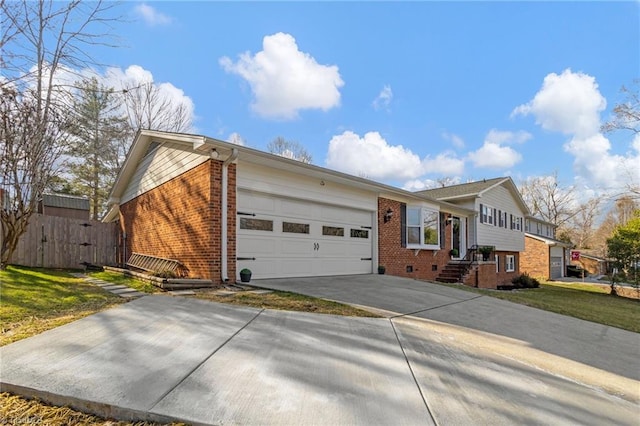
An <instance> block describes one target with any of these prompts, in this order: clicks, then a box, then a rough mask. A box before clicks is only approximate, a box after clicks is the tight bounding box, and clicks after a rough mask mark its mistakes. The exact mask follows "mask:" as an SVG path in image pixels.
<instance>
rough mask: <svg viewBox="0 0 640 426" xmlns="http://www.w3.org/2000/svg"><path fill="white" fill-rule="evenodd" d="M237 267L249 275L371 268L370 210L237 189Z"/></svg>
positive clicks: (342, 272)
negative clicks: (244, 269)
mask: <svg viewBox="0 0 640 426" xmlns="http://www.w3.org/2000/svg"><path fill="white" fill-rule="evenodd" d="M237 200H238V202H237V215H238V216H237V236H238V238H237V241H238V244H237V270H238V272H239V271H240V270H241V269H243V268H249V269H251V272H252V274H253V275H252V278H255V279H259V278H280V277H307V276H320V275H350V274H369V273H372V272H373V262H372V247H373V235H372V221H373V215H374V214H375V213H374V212H370V211H364V210H357V209H351V208H348V207H340V206H333V205H326V204H321V203H316V202H310V201H304V200H297V199H289V198H284V197H279V196H273V195H268V194H262V193H256V192H249V191H242V190H240V191H238V197H237Z"/></svg>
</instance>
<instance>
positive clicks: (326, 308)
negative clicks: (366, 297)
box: [195, 290, 380, 318]
mask: <svg viewBox="0 0 640 426" xmlns="http://www.w3.org/2000/svg"><path fill="white" fill-rule="evenodd" d="M195 297H197V298H198V299H204V300H210V301H212V302H219V303H231V304H234V305H243V306H252V307H254V308H263V309H277V310H283V311H298V312H312V313H315V314H329V315H342V316H351V317H369V318H380V315H377V314H375V313H373V312H369V311H365V310H363V309H358V308H355V307H353V306H349V305H345V304H342V303H338V302H332V301H330V300H325V299H318V298H315V297H310V296H303V295H301V294H296V293H290V292H287V291H275V290H274V291H270V292H252V291H237V292H234V293H233V294H221V293H219V292H216V291H204V292H196V295H195Z"/></svg>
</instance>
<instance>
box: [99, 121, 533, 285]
mask: <svg viewBox="0 0 640 426" xmlns="http://www.w3.org/2000/svg"><path fill="white" fill-rule="evenodd" d="M487 182H489V181H487ZM491 182H492V185H491V187H490V188H486V190H487V192H486V194H487V197H486V199H487V200H490V199H492V195H491V194H493V193H496V194H498V196H499V197H502V198H503V199H501V201H500V203H504V204H505V207H504V212H505V215H506V214H507V211H510V212H511V213H510V214H511V215H512V216H514V215H516V216H514V218H512V222H509V223H506V222H504V223H503V219H504V221H506V220H507V219H508V216H504V217H502V216H501V219H500V222H499V224H498V222H497V219H496V223H495V225H494V224H493V222H491V223H490V224H489V221H490V220H491V221H492V220H493V218H497V217H498V211H497V210H496V211H492V212H491V213H490V214H489V216H487V208H486V206H487V205H488V204H482V203H474V202H470V203H469V202H462V203H461V202H459V201H460V200H454V202H449V201H447V200H439V199H437V198H436V197H431V196H429V195H428V193H420V192H417V193H414V192H410V191H405V190H402V189H399V188H395V187H392V186H388V185H384V184H380V183H376V182H372V181H370V180H367V179H362V178H359V177H355V176H351V175H347V174H344V173H340V172H336V171H333V170H328V169H325V168H322V167H318V166H314V165H310V164H304V163H301V162H298V161H294V160H290V159H287V158H283V157H280V156H277V155H273V154H269V153H266V152H262V151H258V150H255V149H251V148H248V147H245V146H238V145H234V144H231V143H227V142H223V141H220V140H216V139H212V138H208V137H205V136H197V135H188V134H177V133H167V132H158V131H150V130H143V131H140V132H139V133H138V134H137V136H136V138H135V140H134V142H133V145H132V147H131V149H130V151H129V154H128V155H127V158H126V160H125V163H124V165H123V168H122V169H121V171H120V173H119V175H118V178H117V180H116V182H115V184H114V187H113V189H112V191H111V194H110V199H109V206H110V208H109V211H108V213H107V215H106V216H105V218H104V221H105V222H117V223H118V224H119V230H120V243H119V247H118V252H119V259H118V262H119V263H120V264H125V263H126V261H127V259H128V258H129V256H130V255H131V253H134V252H136V253H141V254H147V255H153V256H158V257H164V258H171V259H176V260H179V261H181V262H182V263H183V264H184V265H185V266H186V267H187V268H188V270H189V277H193V278H204V279H210V280H212V281H213V282H214V284H221V283H223V282H227V281H231V282H234V281H236V279H238V278H239V271H240V270H241V269H243V268H249V269H251V271H252V273H253V279H261V278H280V277H304V276H319V275H348V274H371V273H376V272H377V270H378V265H384V266H385V268H386V273H388V274H392V275H396V276H403V277H411V278H416V279H424V280H436V279H439V278H442V277H443V276H445V275H447V274H449V275H450V274H451V271H448V269H451V265H455V264H456V263H459V262H463V261H465V260H474V261H473V262H467V263H469V265H468V269H467V270H466V271H465V273H464V274H462V273H461V274H460V276H459V277H457V279H456V281H461V280H463V281H464V282H465V283H466V284H468V285H473V286H479V287H487V288H495V287H496V286H497V285H498V284H500V283H503V282H507V281H510V280H511V279H512V278H513V277H514V276H516V275H517V274H518V273H519V268H518V257H519V256H518V252H519V251H522V250H523V249H524V233H523V229H522V221H521V218H522V217H523V216H524V214H525V213H526V212H525V210H524V209H525V208H526V207H524V204H523V203H522V202H521V198H520V197H519V194H518V193H517V190H515V192H514V188H515V185H513V182H512V181H511V179H510V178H500V179H498V180H492V181H491ZM485 184H486V182H483V183H482V184H481V185H480V186H482V187H484V186H486V185H485ZM500 203H499V202H497V200H496V202H495V203H494V205H495V206H498V205H501V204H500ZM507 206H508V208H509V210H507ZM494 210H495V209H494ZM478 211H483V212H484V213H483V214H478ZM501 212H502V210H501ZM500 214H501V215H502V213H500ZM516 223H517V224H519V225H518V228H515V227H514V224H516ZM494 234H495V235H494ZM478 244H487V245H492V246H495V247H496V253H495V257H494V256H492V257H491V259H490V260H489V261H486V262H484V261H475V260H476V257H475V254H476V253H475V252H474V251H468V248H469V247H473V246H474V245H478ZM452 249H455V251H452ZM509 256H510V257H509ZM454 269H455V268H454Z"/></svg>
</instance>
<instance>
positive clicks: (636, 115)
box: [602, 79, 640, 133]
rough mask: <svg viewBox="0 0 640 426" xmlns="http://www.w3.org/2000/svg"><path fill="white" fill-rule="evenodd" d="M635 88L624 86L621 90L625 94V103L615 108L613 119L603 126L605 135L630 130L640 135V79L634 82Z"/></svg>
mask: <svg viewBox="0 0 640 426" xmlns="http://www.w3.org/2000/svg"><path fill="white" fill-rule="evenodd" d="M633 85H634V87H633V88H631V89H630V88H627V87H625V86H622V89H621V90H620V91H621V92H622V93H623V94H624V97H625V99H624V101H623V102H622V103H620V104H618V105H616V106H615V107H614V108H613V117H612V118H611V120H609V121H608V122H606V123H605V124H603V125H602V131H603V132H605V133H609V132H613V131H616V130H629V131H631V132H633V133H640V95H639V94H638V88H639V87H640V79H637V80H634V82H633Z"/></svg>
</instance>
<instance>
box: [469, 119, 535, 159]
mask: <svg viewBox="0 0 640 426" xmlns="http://www.w3.org/2000/svg"><path fill="white" fill-rule="evenodd" d="M529 139H531V134H529V133H527V132H523V131H520V132H505V131H499V130H495V129H492V130H490V131H489V133H488V134H487V136H486V138H485V140H484V144H483V145H482V147H480V149H478V150H476V151H473V152H470V153H469V154H468V158H469V160H470V161H471V162H472V163H473V165H474V166H475V167H478V168H488V169H507V168H510V167H513V166H514V165H516V164H517V163H519V162H520V161H522V155H521V154H520V153H519V152H517V151H516V150H515V149H513V148H511V147H510V146H506V145H507V144H513V143H518V144H520V143H524V142H526V141H527V140H529Z"/></svg>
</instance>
